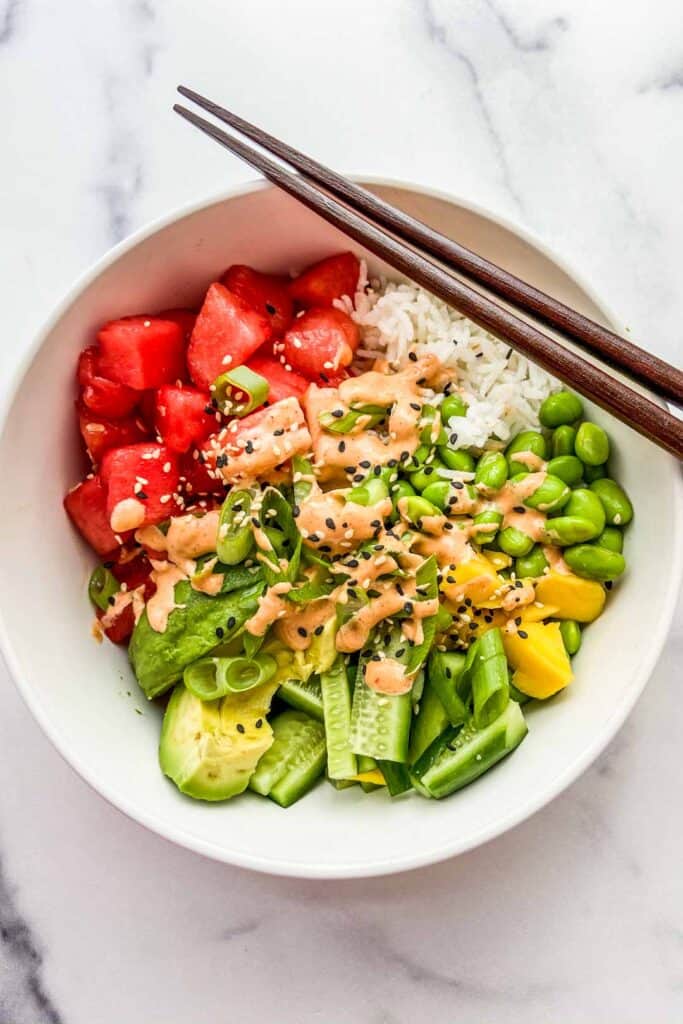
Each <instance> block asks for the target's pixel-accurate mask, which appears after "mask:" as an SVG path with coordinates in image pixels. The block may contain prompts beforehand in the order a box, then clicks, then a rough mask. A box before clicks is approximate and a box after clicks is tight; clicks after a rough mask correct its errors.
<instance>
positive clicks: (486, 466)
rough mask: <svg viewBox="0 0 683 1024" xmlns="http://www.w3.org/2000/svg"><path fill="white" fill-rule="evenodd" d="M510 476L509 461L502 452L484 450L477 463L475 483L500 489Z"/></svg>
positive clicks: (491, 488)
mask: <svg viewBox="0 0 683 1024" xmlns="http://www.w3.org/2000/svg"><path fill="white" fill-rule="evenodd" d="M507 478H508V463H507V459H506V458H505V456H504V455H503V453H502V452H484V454H483V455H482V456H481V458H480V459H479V462H478V463H477V469H476V472H475V474H474V482H475V484H481V485H482V487H487V488H488V489H489V490H491V491H499V490H500V489H501V487H504V486H505V482H506V480H507Z"/></svg>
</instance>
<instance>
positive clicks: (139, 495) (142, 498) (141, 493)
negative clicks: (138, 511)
mask: <svg viewBox="0 0 683 1024" xmlns="http://www.w3.org/2000/svg"><path fill="white" fill-rule="evenodd" d="M135 497H136V498H139V499H140V501H147V499H148V497H149V495H148V494H146V493H145V492H144V491H138V493H137V494H136V495H135Z"/></svg>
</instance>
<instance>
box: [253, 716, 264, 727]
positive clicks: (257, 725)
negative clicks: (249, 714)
mask: <svg viewBox="0 0 683 1024" xmlns="http://www.w3.org/2000/svg"><path fill="white" fill-rule="evenodd" d="M254 725H255V726H256V728H257V729H260V728H261V726H262V725H263V719H262V718H257V719H256V721H255V722H254Z"/></svg>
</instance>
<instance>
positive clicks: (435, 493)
mask: <svg viewBox="0 0 683 1024" xmlns="http://www.w3.org/2000/svg"><path fill="white" fill-rule="evenodd" d="M450 491H451V485H450V483H449V482H448V480H437V481H435V482H434V483H433V484H430V485H429V487H425V489H424V491H423V492H422V497H423V498H424V499H425V501H430V502H431V503H432V505H436V507H437V508H440V509H441V511H442V512H443V511H444V509H445V508H446V505H447V503H448V495H449V494H450ZM413 493H414V492H413Z"/></svg>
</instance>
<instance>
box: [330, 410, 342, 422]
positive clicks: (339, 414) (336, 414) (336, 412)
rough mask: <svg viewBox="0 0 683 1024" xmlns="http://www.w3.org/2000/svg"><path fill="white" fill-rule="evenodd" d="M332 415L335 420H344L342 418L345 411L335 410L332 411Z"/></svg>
mask: <svg viewBox="0 0 683 1024" xmlns="http://www.w3.org/2000/svg"><path fill="white" fill-rule="evenodd" d="M332 415H333V416H334V418H335V419H336V420H340V419H341V418H342V416H343V415H344V410H343V409H333V410H332Z"/></svg>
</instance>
